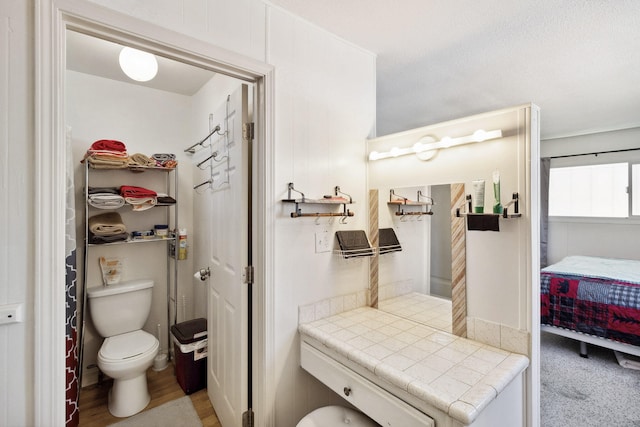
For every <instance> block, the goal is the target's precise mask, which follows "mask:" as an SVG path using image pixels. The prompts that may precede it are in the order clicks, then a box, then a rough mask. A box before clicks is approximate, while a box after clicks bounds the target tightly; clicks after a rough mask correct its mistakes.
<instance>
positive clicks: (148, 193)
mask: <svg viewBox="0 0 640 427" xmlns="http://www.w3.org/2000/svg"><path fill="white" fill-rule="evenodd" d="M120 195H121V196H122V197H124V198H125V199H126V198H136V197H139V198H147V197H156V196H157V195H158V193H156V192H155V191H153V190H149V189H148V188H144V187H134V186H133V185H123V186H122V187H120Z"/></svg>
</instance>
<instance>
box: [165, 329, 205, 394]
mask: <svg viewBox="0 0 640 427" xmlns="http://www.w3.org/2000/svg"><path fill="white" fill-rule="evenodd" d="M171 334H172V335H173V350H174V354H175V363H176V377H177V379H178V384H180V387H182V390H183V391H184V392H185V393H186V394H191V393H194V392H196V391H198V390H201V389H203V388H206V387H207V319H204V318H199V319H193V320H187V321H186V322H181V323H176V324H175V325H173V326H172V327H171Z"/></svg>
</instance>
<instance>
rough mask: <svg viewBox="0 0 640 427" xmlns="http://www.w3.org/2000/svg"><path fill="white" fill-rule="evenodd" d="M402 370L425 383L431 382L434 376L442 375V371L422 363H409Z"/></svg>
mask: <svg viewBox="0 0 640 427" xmlns="http://www.w3.org/2000/svg"><path fill="white" fill-rule="evenodd" d="M404 372H405V373H407V374H408V375H411V376H412V377H415V378H416V379H417V380H419V381H421V382H423V383H425V384H429V383H431V381H434V380H435V379H436V378H438V377H439V376H440V375H442V372H440V371H438V370H436V369H433V368H431V367H430V366H429V365H425V364H422V363H416V364H415V365H411V366H409V367H408V368H407V369H405V370H404Z"/></svg>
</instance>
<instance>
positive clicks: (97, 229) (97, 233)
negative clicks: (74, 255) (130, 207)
mask: <svg viewBox="0 0 640 427" xmlns="http://www.w3.org/2000/svg"><path fill="white" fill-rule="evenodd" d="M88 226H89V230H88V231H89V242H90V243H110V242H116V241H121V240H127V238H128V237H129V235H128V234H127V227H125V225H124V223H123V222H122V217H120V214H119V213H117V212H106V213H102V214H98V215H94V216H92V217H91V218H89V221H88Z"/></svg>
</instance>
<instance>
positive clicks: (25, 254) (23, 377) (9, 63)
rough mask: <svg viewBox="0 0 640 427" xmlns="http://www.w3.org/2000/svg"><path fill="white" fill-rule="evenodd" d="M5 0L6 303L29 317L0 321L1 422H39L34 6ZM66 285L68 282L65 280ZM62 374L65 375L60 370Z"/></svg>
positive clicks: (2, 195)
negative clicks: (35, 419) (35, 405)
mask: <svg viewBox="0 0 640 427" xmlns="http://www.w3.org/2000/svg"><path fill="white" fill-rule="evenodd" d="M30 3H31V2H26V1H23V0H9V1H3V2H0V64H2V67H0V165H1V167H0V170H1V171H2V172H1V175H0V187H1V188H2V190H1V191H0V224H1V227H2V233H1V234H2V236H3V237H2V245H1V246H0V305H5V304H15V303H22V304H23V306H24V309H25V312H24V316H25V317H24V321H23V322H22V323H18V324H12V325H5V326H0V384H2V387H1V388H0V408H2V410H0V425H3V426H23V425H32V424H33V401H32V399H30V398H29V396H33V394H34V387H33V379H34V373H33V372H34V371H33V361H34V357H33V348H34V345H33V304H34V295H33V281H34V277H33V260H34V257H33V251H34V247H33V244H32V242H33V241H34V239H36V238H37V236H34V235H33V233H31V232H30V230H31V229H32V227H33V199H32V197H30V196H29V195H30V194H32V193H33V189H34V169H33V158H34V152H33V145H32V141H33V138H34V131H33V125H34V115H33V102H32V100H33V96H34V83H33V79H32V77H33V59H32V58H33V54H34V49H33V44H32V34H33V7H32V5H31V4H30ZM63 286H64V284H63ZM60 375H63V373H62V372H60Z"/></svg>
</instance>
